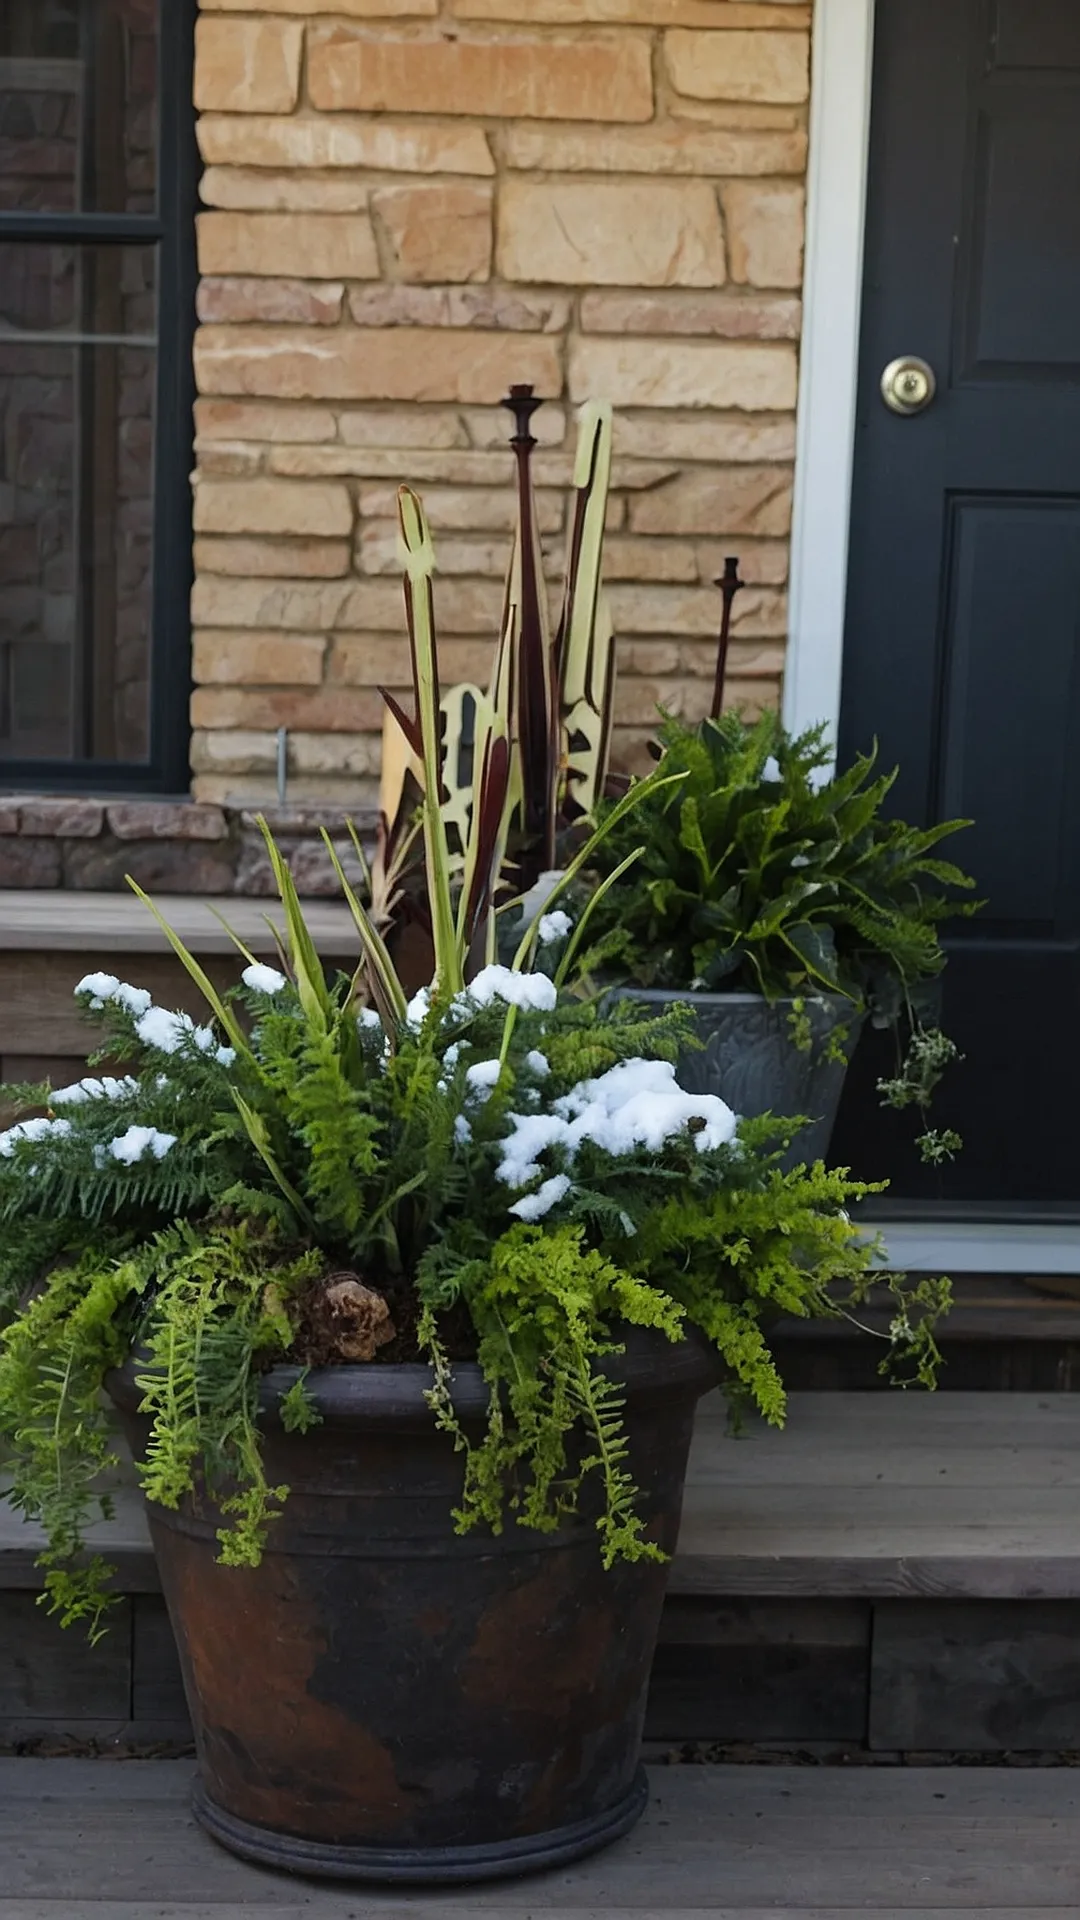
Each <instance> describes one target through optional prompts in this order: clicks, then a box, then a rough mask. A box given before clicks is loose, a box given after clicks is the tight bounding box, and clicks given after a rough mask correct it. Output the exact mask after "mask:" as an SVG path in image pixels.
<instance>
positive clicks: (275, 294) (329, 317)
mask: <svg viewBox="0 0 1080 1920" xmlns="http://www.w3.org/2000/svg"><path fill="white" fill-rule="evenodd" d="M344 303H345V286H344V282H343V281H341V280H338V281H333V280H321V281H317V280H231V279H224V280H201V281H200V282H199V288H198V293H197V295H196V309H197V312H198V315H199V319H200V320H201V321H203V322H204V324H207V325H208V324H210V323H212V322H214V321H222V320H224V321H229V320H234V321H235V320H238V321H246V320H265V321H268V322H270V323H271V324H272V325H278V326H290V325H301V326H305V325H306V326H312V327H334V326H336V325H337V323H338V321H339V320H340V319H341V310H342V307H343V306H344Z"/></svg>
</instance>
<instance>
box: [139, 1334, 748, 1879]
mask: <svg viewBox="0 0 1080 1920" xmlns="http://www.w3.org/2000/svg"><path fill="white" fill-rule="evenodd" d="M615 1364H616V1363H615V1362H614V1361H613V1362H612V1365H615ZM617 1364H618V1369H619V1373H620V1375H621V1377H622V1378H623V1379H624V1381H625V1384H626V1405H627V1425H628V1431H629V1435H630V1445H631V1466H632V1470H633V1472H634V1474H635V1476H636V1478H637V1482H638V1485H639V1487H640V1488H641V1493H642V1511H643V1513H644V1515H645V1516H647V1523H648V1529H649V1532H650V1535H651V1537H652V1538H653V1539H655V1540H656V1541H657V1542H658V1543H659V1544H660V1545H661V1546H662V1547H663V1548H664V1549H665V1551H667V1552H668V1553H670V1552H673V1550H674V1547H675V1543H676V1538H677V1535H678V1526H679V1515H680V1508H681V1503H682V1491H683V1479H684V1476H685V1471H686V1461H687V1455H688V1452H689V1446H690V1437H691V1431H692V1426H693V1418H694V1408H695V1404H696V1402H697V1400H698V1398H699V1396H700V1395H701V1394H702V1393H704V1392H705V1391H706V1390H707V1389H708V1388H709V1387H710V1386H712V1385H714V1384H715V1383H716V1381H717V1379H718V1377H719V1363H718V1361H717V1359H716V1355H715V1354H714V1352H713V1351H712V1349H711V1348H710V1347H708V1345H707V1344H706V1343H705V1341H704V1340H703V1339H702V1337H701V1336H700V1335H698V1334H697V1333H696V1332H695V1333H693V1334H692V1335H691V1337H689V1338H688V1339H687V1340H686V1341H684V1342H683V1343H681V1344H680V1345H678V1346H672V1345H671V1344H670V1343H669V1342H667V1341H666V1340H664V1339H662V1338H661V1337H660V1336H658V1335H656V1334H652V1333H638V1332H636V1331H635V1332H631V1333H630V1335H629V1336H628V1340H627V1352H626V1356H625V1358H620V1359H619V1360H618V1362H617ZM135 1371H136V1369H135V1368H133V1367H132V1366H130V1365H129V1366H128V1367H127V1368H126V1369H125V1370H124V1371H123V1372H122V1373H120V1374H118V1375H115V1376H114V1377H113V1379H112V1381H111V1384H110V1391H111V1392H112V1394H113V1398H114V1400H115V1401H116V1403H117V1405H118V1407H119V1409H120V1412H121V1417H122V1420H123V1422H124V1426H125V1429H126V1431H127V1434H128V1438H129V1440H130V1441H131V1444H132V1448H133V1451H135V1453H136V1454H138V1452H139V1451H140V1449H141V1448H142V1446H143V1445H144V1444H145V1438H146V1423H145V1421H144V1420H142V1419H141V1418H140V1417H139V1415H138V1412H137V1408H138V1403H139V1398H140V1395H139V1391H138V1388H137V1387H136V1386H135V1381H134V1376H135ZM294 1378H295V1372H294V1371H290V1370H279V1371H278V1372H276V1373H273V1374H269V1375H267V1377H266V1380H265V1382H264V1384H263V1389H262V1394H263V1404H264V1410H265V1411H264V1420H263V1428H264V1434H265V1457H266V1466H267V1472H268V1475H269V1478H270V1480H271V1482H272V1483H278V1482H280V1483H284V1484H287V1485H288V1486H289V1487H290V1488H291V1489H292V1491H291V1494H290V1497H289V1499H288V1500H287V1502H286V1505H285V1511H284V1514H283V1516H282V1518H281V1519H280V1520H279V1521H277V1522H276V1524H275V1525H274V1527H273V1529H272V1531H271V1537H270V1542H269V1545H268V1548H267V1551H266V1554H265V1556H264V1559H263V1562H262V1564H261V1566H259V1567H257V1568H242V1569H235V1568H229V1567H223V1566H221V1565H219V1564H218V1562H217V1559H216V1553H217V1541H216V1537H215V1528H216V1516H215V1513H214V1511H213V1509H212V1508H206V1509H204V1510H203V1511H197V1510H196V1509H195V1508H194V1506H189V1507H188V1508H187V1509H186V1510H184V1511H182V1512H180V1513H170V1512H166V1511H164V1510H163V1509H161V1508H157V1507H151V1508H150V1510H149V1513H150V1526H151V1531H152V1534H153V1539H154V1547H155V1551H156V1554H157V1558H158V1564H159V1568H160V1572H161V1581H162V1586H163V1588H164V1592H165V1597H166V1600H167V1602H168V1607H169V1612H170V1615H171V1618H172V1623H173V1628H174V1631H175V1634H176V1639H177V1644H178V1646H179V1650H180V1659H181V1664H182V1667H183V1673H184V1685H185V1689H186V1692H187V1698H188V1704H189V1707H190V1710H191V1717H192V1721H193V1723H194V1726H195V1735H196V1743H197V1749H198V1756H199V1779H198V1785H197V1788H196V1793H195V1812H196V1816H197V1818H198V1819H199V1820H200V1822H201V1823H202V1825H203V1826H204V1827H206V1828H207V1830H208V1831H209V1832H210V1833H212V1834H213V1835H214V1836H215V1837H216V1838H217V1839H218V1840H220V1841H222V1842H223V1844H224V1845H225V1846H227V1847H230V1848H231V1849H232V1850H233V1851H234V1852H235V1853H239V1854H242V1855H243V1856H244V1857H245V1858H247V1859H250V1860H256V1861H259V1862H261V1863H262V1864H264V1865H267V1866H274V1867H279V1868H283V1869H285V1870H286V1871H288V1872H292V1873H304V1874H315V1875H322V1876H326V1877H329V1878H332V1879H338V1880H353V1881H368V1882H379V1881H391V1882H395V1881H396V1882H403V1883H410V1882H412V1883H423V1882H439V1881H446V1882H452V1881H470V1880H485V1879H496V1878H503V1877H506V1876H509V1875H513V1874H517V1873H523V1872H528V1871H532V1870H535V1869H537V1868H541V1867H548V1866H554V1865H557V1864H559V1863H561V1862H563V1861H567V1860H572V1859H575V1858H577V1857H578V1856H580V1855H582V1854H585V1853H589V1852H591V1851H593V1850H594V1849H595V1848H597V1847H600V1846H603V1845H605V1844H606V1843H607V1842H608V1841H610V1840H614V1839H616V1838H617V1837H618V1836H619V1835H620V1834H623V1833H625V1832H626V1831H627V1830H628V1829H629V1828H630V1827H631V1826H632V1825H633V1824H634V1822H635V1821H636V1820H637V1819H638V1817H639V1815H640V1814H641V1813H642V1811H643V1810H644V1807H645V1802H646V1798H647V1791H646V1786H645V1780H644V1775H643V1773H642V1771H641V1766H640V1754H639V1749H640V1741H641V1729H642V1722H643V1718H644V1711H645V1695H646V1688H647V1685H648V1678H649V1669H650V1665H651V1661H652V1656H653V1650H654V1646H655V1642H656V1636H657V1631H658V1628H659V1622H660V1611H661V1606H662V1603H663V1597H664V1588H665V1583H666V1568H665V1567H664V1566H663V1565H657V1564H655V1563H652V1562H647V1561H646V1562H643V1563H640V1564H635V1565H632V1566H627V1565H622V1564H620V1565H618V1566H616V1567H615V1568H614V1569H613V1570H612V1571H611V1572H605V1571H604V1569H603V1567H602V1565H601V1561H600V1554H599V1550H598V1544H597V1535H596V1527H595V1519H596V1511H597V1509H596V1505H595V1493H594V1492H593V1493H591V1494H590V1499H589V1501H588V1502H587V1503H586V1504H585V1507H584V1510H583V1511H582V1513H581V1514H580V1515H579V1516H578V1517H576V1518H575V1519H573V1520H569V1521H567V1522H566V1523H565V1524H564V1525H563V1526H562V1527H561V1529H560V1530H559V1531H558V1532H557V1533H554V1534H540V1533H536V1532H532V1531H526V1530H524V1529H522V1528H520V1527H517V1526H515V1525H514V1524H513V1523H512V1522H511V1524H509V1525H508V1526H507V1527H506V1529H505V1531H504V1532H503V1533H502V1534H501V1535H499V1536H498V1537H496V1538H492V1537H491V1536H490V1535H489V1534H487V1533H482V1532H477V1533H473V1534H469V1535H467V1536H465V1537H464V1538H462V1537H460V1536H459V1535H457V1534H456V1533H455V1531H454V1522H453V1518H452V1509H453V1508H454V1506H455V1505H456V1504H457V1502H458V1500H459V1498H460V1494H461V1484H462V1458H461V1455H460V1454H456V1453H455V1452H454V1449H453V1445H452V1442H451V1441H450V1439H449V1438H448V1437H447V1436H446V1435H445V1434H441V1433H439V1432H438V1431H437V1429H436V1427H435V1424H434V1420H433V1417H432V1414H431V1411H430V1409H429V1407H428V1406H427V1403H426V1401H425V1399H424V1393H425V1390H426V1389H427V1388H428V1387H429V1385H430V1375H429V1373H428V1370H427V1369H426V1368H425V1367H421V1366H379V1365H372V1366H366V1367H365V1366H348V1367H340V1368H334V1369H328V1370H325V1371H323V1372H320V1373H315V1374H312V1375H310V1376H309V1380H308V1384H309V1387H310V1389H311V1391H312V1393H313V1395H314V1397H315V1399H316V1401H317V1403H318V1405H319V1407H320V1409H321V1411H322V1414H323V1424H322V1425H321V1426H320V1427H318V1428H316V1429H315V1430H314V1431H312V1432H310V1433H308V1434H305V1435H290V1434H287V1433H285V1432H284V1430H283V1429H282V1427H281V1424H280V1421H279V1419H278V1418H277V1416H276V1412H275V1409H276V1406H277V1402H278V1397H279V1395H280V1392H281V1389H282V1387H283V1386H286V1385H288V1384H290V1383H291V1381H292V1380H293V1379H294ZM454 1393H455V1401H456V1404H457V1408H458V1412H459V1415H460V1417H461V1419H462V1421H463V1422H464V1423H465V1424H466V1426H467V1427H469V1428H472V1429H475V1430H476V1431H478V1432H479V1431H480V1430H481V1428H482V1425H483V1421H484V1416H485V1412H486V1407H487V1400H488V1392H487V1388H486V1386H485V1384H484V1381H483V1379H482V1376H481V1374H480V1371H479V1369H478V1368H477V1367H476V1366H473V1365H461V1366H459V1367H458V1368H457V1369H456V1383H455V1389H454Z"/></svg>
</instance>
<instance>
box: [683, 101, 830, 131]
mask: <svg viewBox="0 0 1080 1920" xmlns="http://www.w3.org/2000/svg"><path fill="white" fill-rule="evenodd" d="M667 109H668V112H669V114H670V115H671V117H672V119H673V120H684V121H685V120H696V121H697V123H698V125H699V126H705V127H740V128H744V129H745V128H748V127H760V128H766V129H769V130H770V131H774V132H779V131H780V130H781V129H784V128H786V129H787V130H788V131H789V132H793V131H794V130H795V129H796V128H798V127H802V126H803V125H804V124H805V113H806V109H805V107H762V106H758V105H757V104H756V103H755V102H754V101H750V100H684V99H683V97H682V95H681V94H679V93H673V94H672V95H671V98H670V99H669V100H668V103H667Z"/></svg>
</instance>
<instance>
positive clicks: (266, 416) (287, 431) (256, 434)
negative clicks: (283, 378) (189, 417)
mask: <svg viewBox="0 0 1080 1920" xmlns="http://www.w3.org/2000/svg"><path fill="white" fill-rule="evenodd" d="M195 431H196V433H197V434H198V436H199V438H200V440H270V441H274V442H281V441H286V440H299V441H301V442H306V443H308V444H310V443H311V442H313V441H318V440H332V439H333V438H334V436H335V434H336V432H337V421H336V419H335V417H334V415H333V414H332V413H331V411H330V409H329V407H289V406H281V407H277V406H274V405H273V404H272V403H270V402H267V401H265V400H196V402H195Z"/></svg>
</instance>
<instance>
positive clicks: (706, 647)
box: [617, 635, 786, 685]
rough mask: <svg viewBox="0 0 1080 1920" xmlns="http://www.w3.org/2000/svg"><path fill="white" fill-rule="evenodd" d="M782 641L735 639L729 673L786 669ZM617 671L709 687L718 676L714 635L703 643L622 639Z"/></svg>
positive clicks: (746, 675)
mask: <svg viewBox="0 0 1080 1920" xmlns="http://www.w3.org/2000/svg"><path fill="white" fill-rule="evenodd" d="M785 653H786V649H785V647H784V645H783V643H782V642H777V641H773V642H761V641H753V640H740V639H738V638H737V637H734V636H733V638H732V640H731V643H730V650H729V653H728V674H729V676H730V677H731V678H733V679H736V680H738V679H746V678H751V679H756V678H759V677H761V676H762V675H765V674H779V673H782V672H783V670H784V659H785ZM617 658H618V671H619V674H620V675H623V674H629V675H632V676H633V677H635V678H638V677H640V678H642V679H660V678H665V679H666V678H668V677H670V678H671V679H698V680H707V681H708V682H709V683H710V685H711V684H712V681H713V679H714V677H715V674H716V638H715V635H713V636H710V637H709V638H708V639H703V640H681V641H669V640H620V641H619V645H618V655H617Z"/></svg>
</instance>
